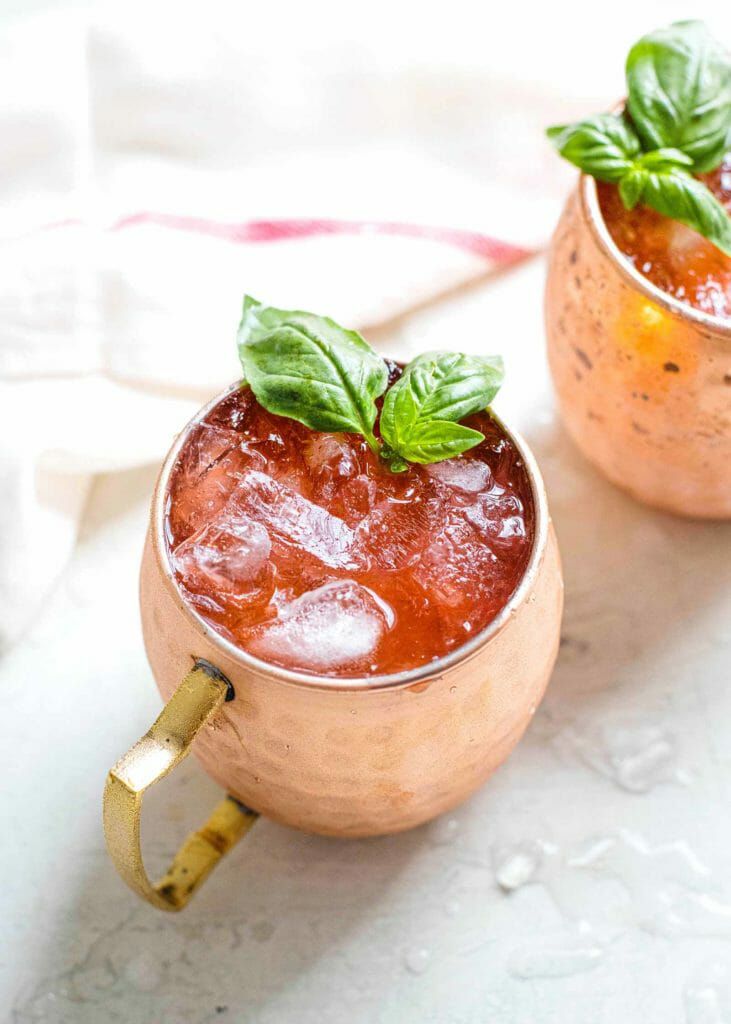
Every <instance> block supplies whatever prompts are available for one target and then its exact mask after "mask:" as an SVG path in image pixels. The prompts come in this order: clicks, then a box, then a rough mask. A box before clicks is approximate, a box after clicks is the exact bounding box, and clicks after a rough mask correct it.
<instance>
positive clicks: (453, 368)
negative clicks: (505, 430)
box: [381, 352, 503, 470]
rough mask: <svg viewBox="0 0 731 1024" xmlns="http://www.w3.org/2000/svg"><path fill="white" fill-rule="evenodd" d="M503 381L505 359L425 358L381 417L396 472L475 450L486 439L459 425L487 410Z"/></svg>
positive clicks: (397, 387)
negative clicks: (464, 420)
mask: <svg viewBox="0 0 731 1024" xmlns="http://www.w3.org/2000/svg"><path fill="white" fill-rule="evenodd" d="M502 380H503V361H502V359H500V358H499V357H481V356H468V355H462V354H460V353H458V352H425V353H424V354H423V355H420V356H417V358H416V359H414V360H412V362H410V363H409V365H408V366H407V367H406V369H405V370H404V372H403V374H402V375H401V377H400V378H399V379H398V380H397V381H396V383H395V384H394V385H393V387H391V388H390V389H389V391H388V393H387V394H386V397H385V399H384V402H383V410H382V412H381V436H382V437H383V440H384V441H385V442H386V445H387V446H388V447H387V449H386V450H385V452H384V457H385V458H387V459H390V460H391V468H392V469H394V470H400V469H405V468H406V466H405V461H408V462H421V463H429V462H439V461H440V460H442V459H449V458H452V457H453V456H454V455H460V454H461V453H462V452H466V451H467V450H468V449H469V448H473V447H474V446H475V445H476V444H479V443H480V441H483V440H484V435H483V434H481V433H480V432H479V430H472V429H471V428H470V427H465V426H463V425H462V424H461V423H459V422H458V420H461V419H464V418H465V416H470V415H472V413H475V412H479V411H480V410H481V409H485V408H486V407H487V406H488V405H489V404H490V402H491V401H492V400H493V398H494V397H495V395H496V394H497V392H498V390H499V388H500V385H501V383H502Z"/></svg>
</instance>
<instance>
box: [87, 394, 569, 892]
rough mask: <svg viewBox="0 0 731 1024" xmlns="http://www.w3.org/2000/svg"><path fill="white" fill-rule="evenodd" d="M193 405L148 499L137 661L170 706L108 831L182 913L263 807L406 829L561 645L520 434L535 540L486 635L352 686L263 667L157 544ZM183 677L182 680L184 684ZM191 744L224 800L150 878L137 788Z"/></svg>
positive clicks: (459, 789)
mask: <svg viewBox="0 0 731 1024" xmlns="http://www.w3.org/2000/svg"><path fill="white" fill-rule="evenodd" d="M221 397H222V396H219V397H218V398H216V399H214V400H213V401H212V402H211V403H210V404H209V405H208V406H206V408H204V409H202V410H201V411H200V412H199V413H198V415H197V416H196V417H195V418H194V419H193V420H192V422H191V423H190V424H189V425H188V427H187V428H186V429H185V430H184V431H183V432H182V434H181V435H180V436H179V437H178V439H177V441H176V442H175V444H174V445H173V447H172V449H171V451H170V453H169V454H168V457H167V459H166V461H165V463H164V465H163V468H162V471H161V473H160V476H159V479H158V482H157V486H156V488H155V493H154V496H153V499H152V510H151V516H150V526H149V531H148V535H147V541H146V545H145V551H144V555H143V559H142V573H141V588H140V597H141V608H142V623H143V633H144V639H145V647H146V650H147V655H148V658H149V661H150V665H151V667H152V671H153V674H154V676H155V680H156V682H157V685H158V688H159V690H160V692H161V694H162V696H163V698H164V699H165V700H166V701H167V703H166V705H165V707H164V708H163V710H162V713H161V714H160V716H159V718H158V719H157V721H156V722H155V723H154V725H153V726H152V728H151V729H150V730H149V731H148V732H147V733H146V735H145V736H143V737H142V739H141V740H139V742H138V743H136V744H135V745H134V746H133V747H132V748H131V749H130V750H129V751H128V752H127V753H126V754H125V755H124V757H122V759H121V760H120V761H119V762H118V763H117V764H116V765H115V767H114V768H113V769H112V770H111V771H110V773H109V776H108V778H107V784H106V789H105V793H104V830H105V834H106V839H107V846H108V848H109V852H110V854H111V856H112V859H113V861H114V863H115V865H116V867H117V870H118V871H119V873H120V874H121V876H122V878H123V879H124V880H125V881H126V882H127V883H128V885H129V886H130V887H131V888H132V889H133V890H135V891H136V892H137V893H138V894H139V895H140V896H142V897H143V898H145V899H146V900H148V901H149V902H150V903H152V904H154V905H155V906H157V907H159V908H161V909H163V910H178V909H180V908H181V907H183V906H184V905H185V904H186V902H187V901H188V899H189V898H190V896H191V894H192V893H193V891H194V890H195V889H196V888H197V887H198V886H199V885H200V883H201V882H202V881H203V880H204V879H205V877H206V876H207V875H208V873H209V872H210V871H211V869H212V868H213V867H214V866H215V864H216V863H217V861H218V860H219V859H220V857H221V856H222V855H223V854H224V853H225V852H227V850H229V849H230V848H231V846H233V844H234V843H235V842H236V841H237V839H239V838H240V837H241V836H242V835H243V834H244V833H245V832H246V831H248V829H249V828H250V827H251V825H252V824H253V822H254V821H255V820H256V818H257V817H258V815H259V814H263V815H266V816H267V817H269V818H272V819H274V820H275V821H278V822H282V823H283V824H285V825H290V826H292V827H294V828H298V829H302V830H304V831H306V832H315V833H321V834H323V835H331V836H343V837H346V836H370V835H379V834H384V833H390V832H398V831H401V830H403V829H409V828H413V827H414V826H415V825H420V824H422V823H423V822H426V821H428V820H429V819H430V818H433V817H435V816H436V815H438V814H441V813H442V812H443V811H447V810H449V808H451V807H454V806H455V804H458V803H460V802H461V801H462V800H464V799H465V798H466V797H467V796H468V795H469V794H470V793H472V791H473V790H475V789H476V788H477V787H478V786H480V785H481V784H482V783H483V782H484V781H485V779H486V778H487V777H488V776H489V775H490V774H491V772H493V771H494V770H495V768H497V767H498V765H499V764H501V762H502V761H503V760H504V759H505V758H506V757H507V756H508V754H509V753H510V751H511V750H512V749H513V747H514V746H515V745H516V743H517V742H518V740H519V739H520V737H521V735H522V734H523V732H524V730H525V728H526V727H527V725H528V723H529V721H530V719H531V716H532V714H533V712H534V711H535V709H536V706H537V705H538V702H539V701H540V699H541V697H542V696H543V692H544V690H545V687H546V684H547V682H548V679H549V676H550V674H551V670H552V668H553V664H554V661H555V659H556V653H557V650H558V641H559V629H560V622H561V613H562V607H563V583H562V579H561V568H560V561H559V554H558V547H557V543H556V537H555V534H554V531H553V527H552V525H551V521H550V517H549V513H548V506H547V503H546V493H545V489H544V486H543V482H542V480H541V476H540V473H539V471H538V467H537V466H536V463H535V460H534V458H533V456H532V454H531V453H530V451H529V449H528V448H527V447H526V445H525V442H524V441H523V440H522V439H521V438H520V437H518V436H517V435H516V434H514V433H512V432H509V436H510V437H511V439H512V441H513V443H514V444H515V445H516V447H517V448H518V450H519V451H520V453H521V456H522V458H523V460H524V462H525V465H526V468H527V472H528V474H529V477H530V482H531V486H532V492H533V499H534V503H535V513H536V517H535V537H534V542H533V549H532V552H531V555H530V559H529V563H528V566H527V568H526V571H525V574H524V576H523V579H522V580H521V582H520V584H519V586H518V588H517V590H516V591H515V593H514V594H513V596H512V597H511V599H510V601H509V602H508V603H507V605H506V606H505V607H504V608H503V609H502V611H501V612H500V614H499V615H498V616H497V618H495V619H494V620H493V621H492V622H491V623H490V624H489V625H488V626H487V627H486V628H485V629H484V630H483V631H482V632H481V633H479V634H477V635H476V636H474V637H473V638H471V639H470V640H469V641H468V642H467V643H466V644H464V645H463V646H462V647H460V648H459V649H457V650H455V651H452V652H450V653H449V654H448V655H446V656H445V657H443V658H441V659H439V660H438V661H434V662H431V663H429V664H426V665H422V666H420V667H418V668H415V669H413V670H411V671H407V672H400V673H397V674H393V675H384V676H376V677H370V678H363V679H345V678H341V679H338V678H332V677H326V676H316V675H309V674H306V673H302V672H296V671H290V670H287V669H283V668H279V667H277V666H274V665H269V664H266V663H265V662H263V661H260V660H259V659H258V658H255V657H253V656H252V655H251V654H248V653H246V652H245V651H242V650H240V649H239V648H237V647H236V646H235V645H234V644H232V643H230V642H229V641H228V640H226V639H225V638H224V637H222V636H220V635H219V634H218V633H216V632H215V631H213V630H212V629H211V627H210V626H209V625H208V624H207V623H206V622H204V621H203V619H202V618H201V617H200V616H199V615H198V614H197V612H196V611H195V609H194V608H192V607H191V605H190V604H188V603H187V602H186V601H185V600H184V599H183V596H182V595H181V593H180V590H179V589H178V586H177V584H176V581H175V578H174V575H173V571H172V567H171V564H170V559H169V556H168V551H167V547H166V543H165V526H164V520H165V503H166V499H167V492H168V481H169V479H170V474H171V471H172V469H173V466H174V464H175V461H176V459H177V457H178V453H179V452H180V449H181V447H182V445H183V444H184V443H185V440H186V437H187V436H188V433H189V431H190V430H191V428H192V427H193V425H194V424H196V423H197V422H198V421H199V420H201V419H202V418H203V417H204V416H205V415H206V414H207V412H208V411H209V410H210V408H211V407H212V406H213V405H214V404H216V403H217V402H218V401H220V399H221ZM181 680H182V682H181ZM191 748H192V750H193V752H194V753H195V755H196V757H197V758H198V760H199V761H200V762H201V764H202V765H203V768H204V769H205V770H206V772H207V773H208V774H209V775H210V776H211V777H212V778H213V779H215V780H216V781H217V782H218V783H219V784H220V785H221V786H222V787H223V788H224V789H225V790H226V791H227V792H228V793H229V796H228V797H227V798H226V799H224V800H223V801H222V802H221V803H220V804H219V806H218V807H217V808H216V809H215V810H214V812H213V814H212V816H211V818H210V819H209V821H208V822H207V823H206V825H205V826H204V827H203V828H202V829H200V830H199V831H198V832H196V833H193V834H192V835H191V836H189V837H188V839H187V840H186V841H185V843H184V844H183V846H182V847H181V849H180V850H179V851H178V853H177V855H176V857H175V859H174V861H173V863H172V865H171V867H170V869H169V870H168V872H167V874H166V875H165V877H164V878H162V879H161V880H160V881H158V882H157V883H153V882H151V881H150V879H149V878H148V876H147V873H146V871H145V868H144V865H143V861H142V855H141V850H140V813H141V804H142V797H143V794H144V792H145V791H146V790H147V789H149V787H150V786H152V785H153V784H154V783H155V782H157V781H158V780H159V779H161V778H162V777H163V776H165V775H167V774H168V772H169V771H170V770H171V769H172V768H174V767H175V766H176V765H177V764H178V763H179V762H180V761H181V760H182V759H183V758H184V757H185V756H186V755H187V754H188V752H189V750H190V749H191Z"/></svg>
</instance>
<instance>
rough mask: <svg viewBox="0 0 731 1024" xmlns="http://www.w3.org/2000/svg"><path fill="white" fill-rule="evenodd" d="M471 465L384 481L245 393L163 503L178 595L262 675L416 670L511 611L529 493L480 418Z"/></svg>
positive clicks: (512, 456)
mask: <svg viewBox="0 0 731 1024" xmlns="http://www.w3.org/2000/svg"><path fill="white" fill-rule="evenodd" d="M469 423H470V425H471V426H473V427H476V428H477V429H479V430H481V431H482V432H483V433H484V434H485V441H484V442H483V443H482V444H480V445H479V446H478V447H476V448H474V449H473V450H472V451H470V452H468V453H467V454H466V455H464V456H462V457H460V458H458V459H451V460H449V461H448V462H442V463H438V464H436V465H433V466H412V467H411V468H410V469H409V470H408V471H407V472H405V473H401V474H394V473H391V471H390V470H389V469H388V468H387V467H386V466H385V465H384V463H383V462H382V461H381V460H379V458H378V457H377V456H376V455H374V454H373V453H372V452H371V451H370V450H369V449H368V447H367V445H366V443H365V441H364V440H362V439H361V438H359V437H357V436H355V435H344V434H322V433H316V432H314V431H311V430H309V429H308V428H306V427H303V426H301V425H300V424H299V423H296V422H295V421H294V420H289V419H285V418H282V417H279V416H273V415H272V414H271V413H268V412H266V411H265V410H264V409H262V408H261V406H259V405H258V403H257V402H256V401H255V399H254V398H253V396H252V394H251V392H250V391H249V390H248V389H239V390H236V391H234V392H233V393H232V394H231V395H229V396H228V397H227V398H225V399H224V400H223V401H221V402H220V403H219V404H218V405H217V406H215V408H214V409H213V410H212V411H211V412H210V413H209V414H208V416H207V417H206V419H205V420H204V421H203V422H202V423H200V424H199V425H198V426H196V427H194V428H193V430H192V431H191V433H190V435H189V436H188V438H187V440H186V443H185V445H184V447H183V448H182V450H181V453H180V456H179V458H178V461H177V463H176V465H175V467H174V470H173V473H172V476H171V482H170V492H169V496H168V513H167V534H168V543H169V549H170V557H171V560H172V563H173V566H174V569H175V574H176V578H177V580H178V583H179V585H180V587H181V589H182V591H183V594H184V595H185V597H186V598H187V600H189V601H190V602H191V604H192V605H194V607H195V608H196V609H197V610H198V612H199V613H200V614H201V615H202V616H203V617H204V618H205V619H207V620H208V621H209V622H210V623H211V624H212V625H213V627H214V628H215V629H216V630H217V631H218V632H219V633H221V634H222V635H223V636H225V637H227V638H228V639H229V640H232V641H233V642H234V643H235V644H237V645H238V646H239V647H241V648H243V649H244V650H247V651H250V652H251V653H253V654H255V655H257V656H258V657H260V658H262V659H263V660H265V661H269V662H272V663H274V664H277V665H281V666H284V667H286V668H294V669H301V670H304V671H310V672H316V673H318V674H323V675H334V676H354V675H380V674H386V673H391V672H398V671H401V670H402V669H409V668H413V667H415V666H417V665H421V664H423V663H424V662H428V661H431V660H433V659H435V658H438V657H440V656H441V655H444V654H446V653H447V652H448V651H450V650H452V649H453V648H455V647H458V646H459V645H461V644H463V643H464V642H465V641H466V640H468V639H469V638H470V637H471V636H474V634H475V633H477V632H479V631H480V630H481V629H483V628H484V627H485V626H486V625H487V624H488V623H489V622H490V621H491V619H493V618H494V617H495V615H496V614H497V613H498V612H499V611H500V609H501V608H502V607H503V606H504V605H505V604H506V602H507V601H508V599H509V597H510V595H511V594H512V593H513V591H514V590H515V588H516V586H517V584H518V583H519V581H520V579H521V577H522V575H523V573H524V571H525V567H526V564H527V562H528V559H529V555H530V549H531V545H532V540H533V533H534V510H533V499H532V493H531V488H530V483H529V480H528V476H527V473H526V470H525V467H524V465H523V463H522V461H521V458H520V455H519V454H518V452H517V450H516V448H515V446H514V445H513V443H512V442H511V441H510V440H509V439H508V437H507V436H506V435H505V433H504V431H503V430H502V428H500V427H499V426H498V425H497V424H496V423H495V422H494V421H493V420H492V419H491V418H490V416H489V415H487V414H485V413H483V414H480V415H478V416H474V417H472V419H471V420H470V421H469Z"/></svg>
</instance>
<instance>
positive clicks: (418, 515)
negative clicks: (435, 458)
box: [356, 478, 445, 571]
mask: <svg viewBox="0 0 731 1024" xmlns="http://www.w3.org/2000/svg"><path fill="white" fill-rule="evenodd" d="M412 491H413V493H412ZM444 511H445V505H444V502H443V501H441V500H440V498H439V497H438V495H437V494H436V493H435V485H434V484H433V483H432V482H431V481H429V479H428V478H425V480H424V481H418V480H417V482H415V483H414V485H413V487H410V488H409V489H408V490H407V491H405V492H404V493H403V494H401V495H399V496H398V497H395V496H394V497H388V498H385V499H383V500H381V501H380V502H379V503H378V504H377V505H376V507H375V508H374V509H373V511H372V512H371V513H370V514H369V515H368V516H366V518H365V519H364V520H363V521H362V522H361V524H360V525H359V526H358V528H357V531H356V536H357V543H358V550H359V551H362V552H363V554H364V556H365V557H367V558H368V559H369V560H370V561H371V563H372V564H373V565H374V566H376V567H378V568H380V569H385V570H387V571H393V570H395V569H403V568H405V567H406V566H407V565H410V564H412V563H413V562H414V561H415V560H416V559H417V558H418V556H419V554H420V553H421V552H422V551H424V549H425V548H426V547H428V545H429V541H430V537H431V535H432V533H433V532H434V531H435V530H436V529H438V526H439V523H440V521H441V518H442V516H443V514H444Z"/></svg>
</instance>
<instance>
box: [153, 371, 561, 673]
mask: <svg viewBox="0 0 731 1024" xmlns="http://www.w3.org/2000/svg"><path fill="white" fill-rule="evenodd" d="M238 387H240V381H236V382H235V383H233V384H231V385H230V386H229V387H228V388H226V389H225V390H224V391H222V392H220V393H219V394H218V395H216V396H214V397H213V398H212V399H211V400H210V401H209V402H207V403H206V404H205V405H204V406H203V407H202V408H201V409H199V410H198V412H197V413H196V414H195V416H193V417H192V419H191V420H189V422H188V423H187V424H186V426H185V427H184V428H183V429H182V430H181V432H180V433H179V434H178V435H177V437H176V439H175V441H174V442H173V445H172V446H171V448H170V451H169V452H168V454H167V457H166V458H165V461H164V463H163V465H162V468H161V470H160V474H159V476H158V480H157V484H156V486H155V493H154V496H153V501H152V506H151V535H152V546H153V550H154V553H155V558H156V559H157V562H158V564H159V566H160V569H161V572H162V575H163V580H164V583H165V585H166V587H168V589H169V590H170V591H171V592H172V594H173V596H174V599H175V603H176V605H177V607H178V609H179V611H180V612H181V614H183V615H184V616H186V617H187V618H188V619H189V620H190V621H191V622H192V623H193V624H194V626H195V628H196V629H197V630H199V631H200V632H202V633H203V634H205V636H206V638H207V639H208V640H209V641H210V642H211V643H212V644H213V645H214V646H215V647H217V648H218V649H219V650H221V651H222V652H223V653H224V654H225V655H226V656H227V657H228V658H231V659H233V660H234V661H236V662H238V663H239V664H241V665H242V666H244V667H248V668H252V669H254V670H255V671H256V672H258V673H259V674H265V675H268V676H270V677H271V678H273V679H276V680H277V681H278V682H284V683H289V684H292V685H295V686H302V687H306V688H307V687H310V688H314V689H328V690H349V691H353V690H356V691H357V690H386V689H400V688H406V687H409V686H413V685H414V684H415V683H422V682H426V681H429V680H432V679H434V678H437V677H438V676H440V675H441V674H442V673H443V672H445V671H446V670H447V669H451V668H453V667H454V666H455V665H457V664H460V663H462V662H465V661H467V660H470V659H471V658H472V657H474V656H475V655H476V654H477V652H478V651H480V650H481V649H482V648H483V647H484V646H485V645H486V644H487V643H489V642H490V641H491V640H492V639H493V638H494V637H496V636H497V634H498V633H500V632H501V631H502V629H503V628H504V627H505V626H506V624H507V623H508V622H509V620H510V618H511V617H512V616H513V614H514V613H515V611H516V609H517V608H518V607H519V606H520V605H521V604H522V602H523V601H524V600H525V599H526V598H527V596H528V595H529V593H530V592H531V590H532V588H533V584H534V582H535V579H536V577H537V575H538V570H539V568H540V565H541V561H542V559H543V554H544V552H545V549H546V544H547V539H548V527H549V522H550V516H549V512H548V501H547V498H546V490H545V486H544V484H543V478H542V476H541V473H540V470H539V468H538V465H537V463H536V460H535V457H534V456H533V453H532V452H531V450H530V448H529V447H528V445H527V444H526V442H525V441H524V439H523V438H522V437H521V435H520V434H519V433H517V431H514V430H511V429H510V428H509V427H507V426H506V425H505V423H504V422H503V420H502V418H501V417H499V416H498V415H496V414H495V413H494V412H493V411H492V410H491V414H492V416H493V418H494V419H495V420H496V422H497V423H498V424H499V425H500V426H501V427H502V428H503V430H504V431H505V433H506V434H507V436H508V437H509V438H510V440H511V441H512V442H513V444H514V445H515V446H516V448H517V449H518V452H519V453H520V456H521V458H522V460H523V463H524V465H525V468H526V472H527V474H528V479H529V481H530V486H531V493H532V497H533V505H534V510H535V526H534V533H533V545H532V548H531V553H530V558H529V560H528V564H527V566H526V568H525V571H524V573H523V576H522V578H521V580H520V582H519V584H518V586H517V587H516V588H515V590H514V591H513V593H512V594H511V596H510V598H509V600H508V601H507V603H506V604H505V605H504V606H503V608H502V609H501V610H500V611H499V612H498V614H497V615H496V616H495V618H494V619H492V620H491V621H490V622H489V623H488V624H487V625H486V626H485V628H484V629H482V630H481V631H480V632H479V633H476V634H475V636H473V637H471V638H470V639H469V640H468V641H466V643H464V644H462V645H461V646H460V647H457V648H455V650H453V651H450V652H449V653H448V654H445V655H444V656H443V657H441V658H437V659H436V660H435V661H430V662H427V663H426V664H424V665H419V666H417V667H416V668H413V669H406V670H404V671H402V672H393V673H388V674H384V675H376V676H354V677H332V676H325V675H318V674H316V673H309V672H298V671H296V670H294V669H286V668H282V667H280V666H279V665H272V664H270V663H269V662H266V661H263V660H261V659H260V658H257V657H255V656H254V655H253V654H250V653H249V652H248V651H245V650H242V649H241V648H240V647H237V646H236V644H234V643H232V642H231V641H230V640H227V639H226V638H225V637H224V636H222V635H221V634H220V633H218V632H217V631H216V630H214V629H212V627H211V626H209V625H208V624H207V623H206V621H205V620H204V619H203V617H202V616H201V615H199V614H198V612H197V611H196V610H195V608H193V606H192V605H191V604H190V603H189V602H188V601H187V600H186V599H185V597H184V595H183V593H182V591H181V589H180V587H179V586H178V583H177V580H176V579H175V575H174V573H173V567H172V564H171V562H170V558H169V553H168V546H167V542H166V535H165V507H166V501H167V493H168V482H169V479H170V474H171V472H172V470H173V467H174V465H175V463H176V461H177V458H178V455H179V454H180V450H181V448H182V446H183V444H184V443H185V441H186V439H187V437H188V435H189V434H190V431H191V430H192V429H193V427H195V426H196V425H197V424H198V423H200V422H201V420H202V419H203V418H204V417H205V416H207V415H208V413H209V412H210V411H211V409H213V407H214V406H215V405H217V404H218V403H219V402H221V401H222V400H223V399H224V398H226V397H227V396H228V395H230V394H231V393H232V392H233V391H234V390H235V389H236V388H238Z"/></svg>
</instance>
